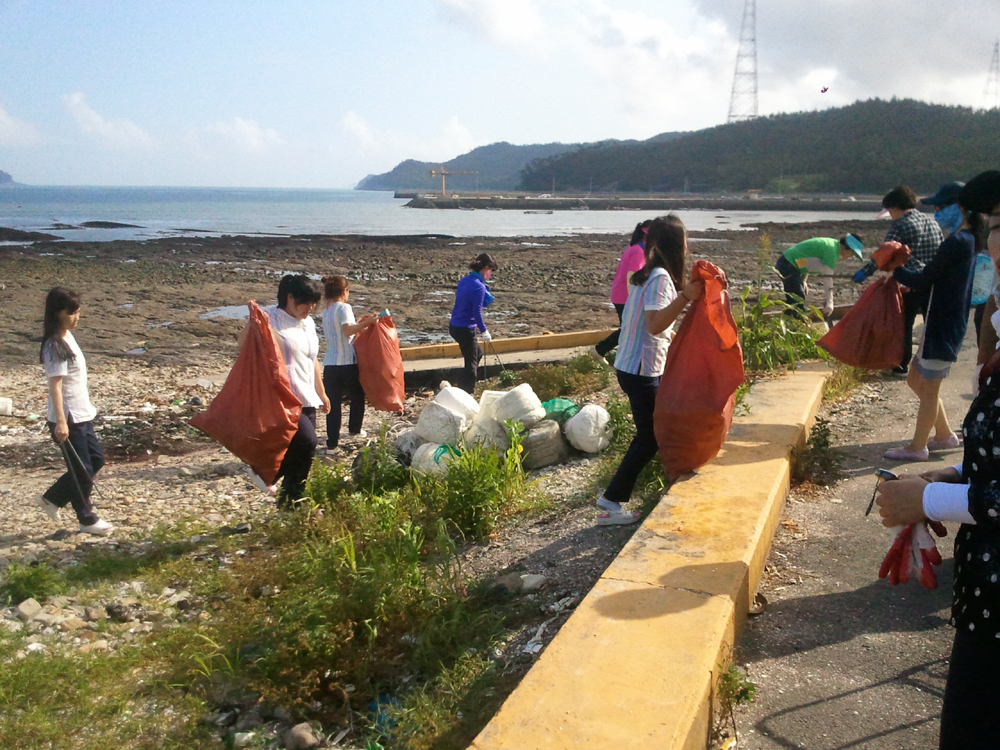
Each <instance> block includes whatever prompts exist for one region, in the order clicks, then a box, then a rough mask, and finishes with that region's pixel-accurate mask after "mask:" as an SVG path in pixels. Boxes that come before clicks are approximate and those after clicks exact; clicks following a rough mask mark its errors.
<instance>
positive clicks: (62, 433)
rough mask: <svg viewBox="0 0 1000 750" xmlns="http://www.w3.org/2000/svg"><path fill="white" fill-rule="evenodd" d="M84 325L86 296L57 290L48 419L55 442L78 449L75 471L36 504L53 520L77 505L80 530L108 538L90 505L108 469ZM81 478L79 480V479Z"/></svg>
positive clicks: (49, 307) (46, 339)
mask: <svg viewBox="0 0 1000 750" xmlns="http://www.w3.org/2000/svg"><path fill="white" fill-rule="evenodd" d="M79 323H80V297H79V295H78V294H77V293H76V292H73V291H71V290H69V289H65V288H64V287H59V286H57V287H55V288H54V289H51V290H50V291H49V294H48V296H47V297H46V298H45V322H44V331H43V334H42V349H41V352H40V353H39V360H40V361H41V363H42V367H44V368H45V375H46V376H47V377H48V381H49V403H48V408H47V414H46V420H47V422H48V425H49V432H50V433H51V435H52V439H53V440H55V441H56V442H57V443H60V444H62V443H66V442H67V441H68V443H69V445H70V446H72V450H65V453H64V455H66V456H67V460H68V461H69V462H70V464H71V465H72V467H73V471H72V473H70V471H69V469H68V467H67V471H66V473H65V474H63V475H62V476H61V477H59V479H58V480H56V483H55V484H53V485H52V486H51V487H49V489H48V490H46V491H45V494H44V495H38V496H37V497H36V498H35V503H36V504H37V505H38V506H39V507H40V508H41V509H42V510H44V511H45V512H46V513H47V514H48V516H49V518H51V519H52V520H53V521H58V520H59V511H60V509H61V508H65V507H66V506H67V505H72V506H73V510H74V511H75V512H76V518H77V520H78V521H79V522H80V531H82V532H85V533H87V534H97V535H104V534H108V533H110V532H111V531H113V530H114V526H112V525H111V524H110V523H108V522H107V521H102V520H101V519H100V518H98V516H97V514H96V513H95V512H94V507H93V506H92V505H91V503H90V493H91V492H92V491H93V489H94V477H95V476H96V475H97V472H99V471H100V470H101V467H102V466H104V451H102V450H101V444H100V443H99V442H98V440H97V434H96V433H95V432H94V417H96V416H97V410H96V409H95V408H94V406H93V404H91V403H90V393H89V392H88V390H87V362H86V360H85V359H84V356H83V352H82V351H80V347H79V346H78V345H77V343H76V339H75V338H73V333H72V331H73V330H75V329H76V327H77V325H79ZM74 476H75V479H74Z"/></svg>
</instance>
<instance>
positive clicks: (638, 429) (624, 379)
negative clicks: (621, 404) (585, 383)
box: [597, 214, 705, 526]
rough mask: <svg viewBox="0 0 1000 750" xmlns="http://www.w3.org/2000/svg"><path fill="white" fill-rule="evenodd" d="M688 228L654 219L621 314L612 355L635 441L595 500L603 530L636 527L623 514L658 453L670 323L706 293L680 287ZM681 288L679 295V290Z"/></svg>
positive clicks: (632, 517) (699, 285) (695, 285)
mask: <svg viewBox="0 0 1000 750" xmlns="http://www.w3.org/2000/svg"><path fill="white" fill-rule="evenodd" d="M686 255H687V230H686V229H685V228H684V224H683V223H682V222H681V220H680V219H678V218H677V217H676V216H674V215H673V214H670V215H669V216H665V217H660V218H657V219H654V220H653V222H652V224H650V226H649V232H648V234H647V235H646V265H644V266H643V267H642V268H641V269H640V270H638V271H636V272H635V273H634V274H632V278H631V279H630V280H629V287H628V289H629V291H628V299H627V300H626V302H625V309H624V310H622V328H621V334H620V336H619V338H618V353H617V354H616V355H615V371H616V374H617V375H618V384H619V385H620V386H621V389H622V390H623V391H624V392H625V395H626V396H627V397H628V400H629V405H630V406H631V407H632V421H633V422H635V437H634V438H632V443H631V444H630V445H629V447H628V450H626V451H625V455H624V456H623V457H622V461H621V464H620V465H619V466H618V470H617V471H616V472H615V476H614V478H613V479H612V480H611V483H610V484H609V485H608V488H607V489H606V490H605V491H604V493H603V494H602V495H601V496H599V497H598V499H597V507H598V508H600V509H601V510H602V511H603V512H602V513H601V514H600V515H598V517H597V523H598V524H599V525H601V526H610V525H619V524H629V523H635V522H636V521H638V520H639V514H638V513H633V512H631V511H627V510H624V509H623V508H622V503H627V502H628V501H629V500H630V499H631V497H632V490H633V489H635V481H636V479H637V478H638V476H639V472H640V471H642V469H643V467H645V466H646V464H648V463H649V461H650V460H651V459H652V458H653V457H654V456H655V455H656V451H657V447H656V435H655V434H654V432H653V408H654V407H655V405H656V390H657V388H659V385H660V376H661V375H662V374H663V366H664V365H665V364H666V361H667V348H668V347H669V346H670V338H671V336H672V334H673V325H674V321H676V320H677V318H678V317H679V316H680V314H681V313H682V312H683V311H684V308H685V307H687V304H688V303H689V302H692V301H694V300H696V299H698V298H699V297H700V296H701V295H702V292H703V291H704V286H705V285H704V282H701V281H692V282H690V283H688V284H687V286H683V284H684V278H685V275H686V272H685V263H684V261H685V257H686ZM678 290H679V291H678Z"/></svg>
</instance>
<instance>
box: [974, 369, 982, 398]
mask: <svg viewBox="0 0 1000 750" xmlns="http://www.w3.org/2000/svg"><path fill="white" fill-rule="evenodd" d="M982 371H983V366H982V365H976V369H975V371H974V372H973V373H972V397H973V398H975V397H976V396H978V395H979V373H981V372H982Z"/></svg>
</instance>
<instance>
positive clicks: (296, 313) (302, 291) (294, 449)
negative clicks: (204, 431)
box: [237, 274, 330, 507]
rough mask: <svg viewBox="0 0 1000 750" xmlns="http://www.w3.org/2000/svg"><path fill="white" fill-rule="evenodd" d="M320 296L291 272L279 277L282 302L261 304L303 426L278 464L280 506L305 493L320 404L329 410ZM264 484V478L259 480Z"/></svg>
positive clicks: (306, 280)
mask: <svg viewBox="0 0 1000 750" xmlns="http://www.w3.org/2000/svg"><path fill="white" fill-rule="evenodd" d="M320 296H321V295H320V293H319V291H318V290H317V289H316V288H315V287H314V286H313V284H312V282H311V281H309V278H308V277H307V276H304V275H302V274H288V275H286V276H283V277H282V279H281V281H280V282H279V283H278V304H277V305H269V306H268V307H264V308H262V312H264V313H265V314H266V315H267V317H268V322H270V324H271V332H272V333H273V334H274V340H275V341H276V342H277V344H278V351H279V352H280V353H281V356H282V358H283V359H284V362H285V369H286V370H287V371H288V382H289V385H290V386H291V387H292V393H294V394H295V396H296V397H297V398H298V399H299V401H300V402H301V403H302V415H301V416H300V417H299V428H298V430H297V431H296V433H295V435H294V437H292V442H291V443H289V445H288V450H287V451H286V452H285V457H284V458H283V459H282V460H281V466H280V467H279V468H278V477H284V481H283V482H282V484H281V493H280V494H279V495H278V506H279V507H292V506H293V505H294V504H295V503H296V502H297V501H298V500H300V499H301V498H302V495H303V494H304V493H305V488H306V478H307V477H308V476H309V469H310V468H312V461H313V457H314V456H315V455H316V443H317V440H316V409H320V410H321V411H322V412H323V413H324V414H328V413H329V412H330V400H329V399H328V398H327V397H326V391H325V390H324V388H323V371H322V369H321V368H320V364H319V336H317V335H316V323H315V321H314V320H313V319H312V317H311V316H312V311H313V309H314V308H315V307H316V303H317V302H319V300H320ZM247 330H248V329H247V328H244V329H243V330H242V331H240V334H239V338H238V339H237V341H238V343H239V345H240V349H242V348H243V345H244V344H245V343H246V337H247ZM253 476H254V477H256V475H253ZM258 480H259V477H258V478H255V479H254V483H255V484H258ZM261 485H263V481H260V482H259V484H258V486H261ZM267 489H269V490H272V491H273V488H267Z"/></svg>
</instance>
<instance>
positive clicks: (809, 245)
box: [774, 234, 865, 318]
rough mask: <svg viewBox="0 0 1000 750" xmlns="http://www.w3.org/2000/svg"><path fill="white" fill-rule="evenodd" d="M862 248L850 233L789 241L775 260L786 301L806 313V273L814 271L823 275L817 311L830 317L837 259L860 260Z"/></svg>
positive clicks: (859, 241)
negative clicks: (839, 236)
mask: <svg viewBox="0 0 1000 750" xmlns="http://www.w3.org/2000/svg"><path fill="white" fill-rule="evenodd" d="M864 248H865V246H864V243H862V242H861V240H860V239H858V238H857V237H856V236H855V235H853V234H848V235H846V236H844V237H841V238H840V239H839V240H836V239H834V238H833V237H813V238H812V239H810V240H803V241H802V242H800V243H798V244H797V245H792V246H791V247H790V248H788V249H787V250H785V252H784V253H782V254H781V257H779V258H778V262H777V263H775V264H774V268H775V270H776V271H777V272H778V275H779V276H781V283H782V286H783V287H784V289H785V301H786V302H787V303H788V304H789V305H791V306H793V307H794V308H797V309H798V310H799V311H800V312H802V313H805V309H806V302H805V301H806V292H807V291H808V287H807V285H806V276H807V275H808V274H810V273H815V274H817V275H819V276H821V277H822V279H823V306H822V307H821V308H820V311H821V312H822V313H823V317H824V318H829V317H830V315H832V314H833V276H832V274H833V271H834V269H835V268H836V267H837V260H838V259H844V260H847V259H848V258H851V257H856V258H857V259H858V260H862V257H861V251H862V250H864Z"/></svg>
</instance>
